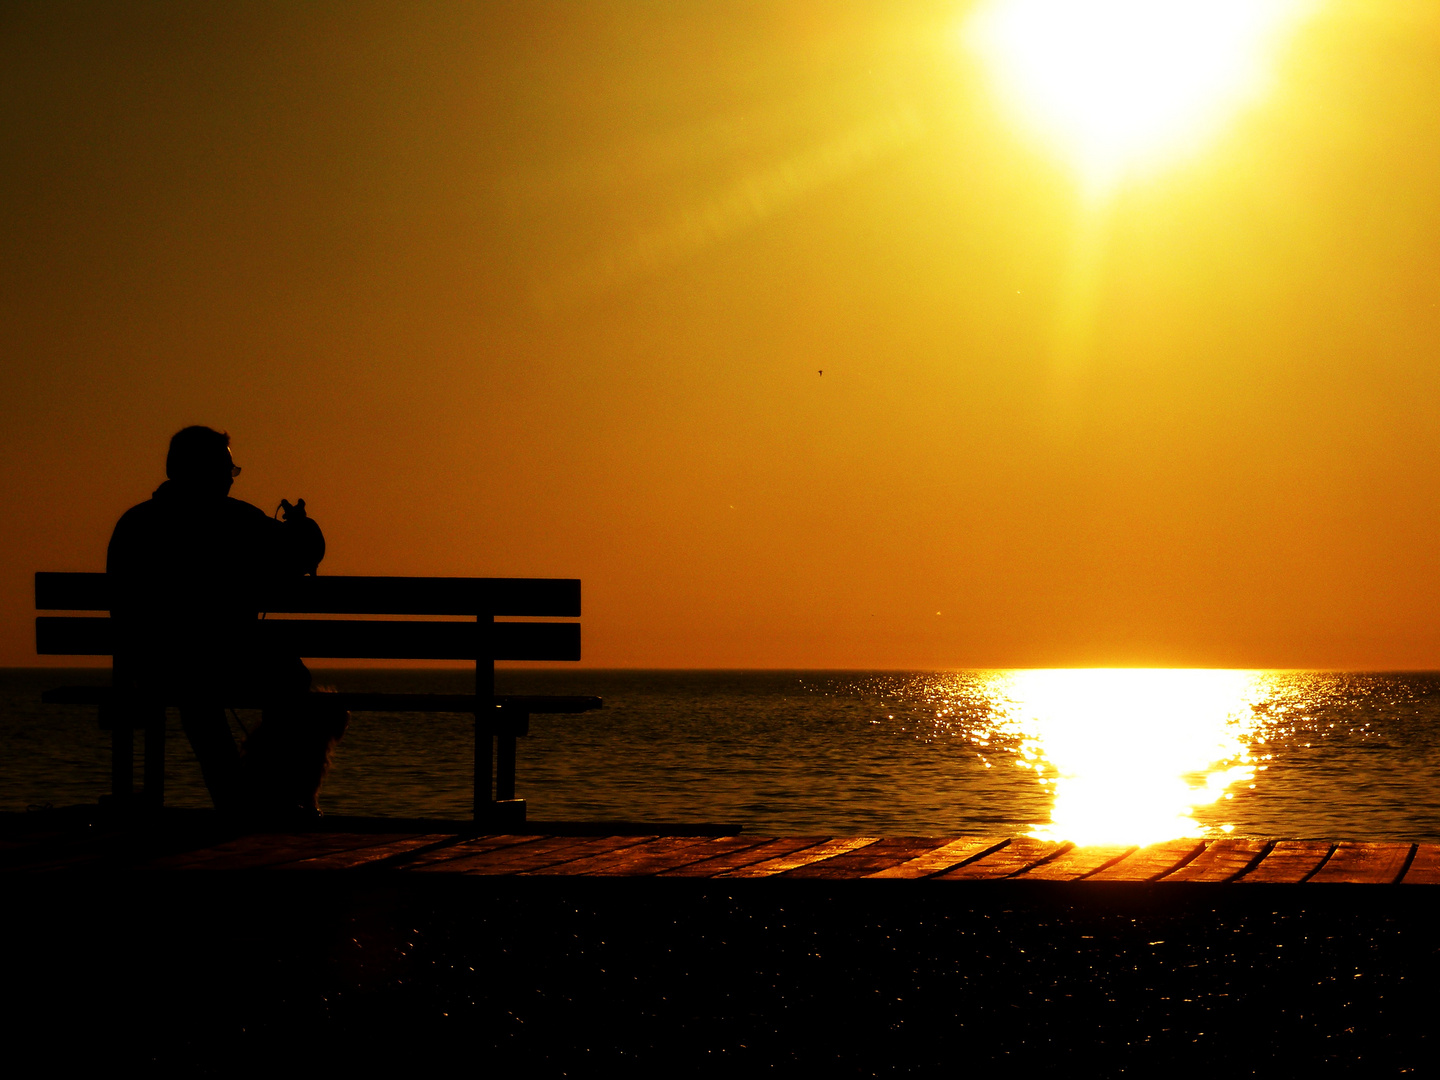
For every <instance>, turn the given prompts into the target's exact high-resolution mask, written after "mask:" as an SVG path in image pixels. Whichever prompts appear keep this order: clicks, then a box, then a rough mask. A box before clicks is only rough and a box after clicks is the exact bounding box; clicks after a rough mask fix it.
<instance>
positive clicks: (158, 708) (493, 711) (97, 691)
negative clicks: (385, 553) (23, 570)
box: [35, 572, 601, 828]
mask: <svg viewBox="0 0 1440 1080" xmlns="http://www.w3.org/2000/svg"><path fill="white" fill-rule="evenodd" d="M263 602H264V604H265V610H266V614H267V617H266V618H265V619H264V620H262V621H261V622H260V624H259V632H260V633H261V634H262V635H263V636H264V637H265V638H266V639H268V642H269V643H270V644H272V645H273V646H274V647H275V648H276V649H277V650H280V651H284V652H287V653H290V654H291V655H298V656H301V657H304V658H306V659H310V658H326V659H330V658H343V659H367V660H382V659H383V660H469V661H472V662H474V664H475V693H473V694H351V693H341V694H326V700H327V701H334V702H336V703H338V704H342V705H343V706H344V707H345V708H347V709H349V710H351V711H352V712H466V713H473V714H474V716H475V823H476V826H477V827H482V828H495V827H503V828H513V827H514V826H516V825H518V824H521V823H523V822H524V820H525V800H523V799H517V798H516V797H515V739H516V737H517V736H520V735H525V734H527V733H528V731H529V724H530V714H531V713H578V712H587V711H589V710H591V709H598V708H600V706H601V701H600V699H599V698H596V697H540V696H504V695H496V693H495V661H497V660H579V659H580V624H579V623H577V622H510V621H505V622H502V621H497V620H500V619H511V618H514V617H517V616H519V617H528V618H566V619H575V618H578V617H579V615H580V582H579V581H578V580H574V579H569V578H404V577H307V578H301V579H299V580H297V581H294V582H289V583H286V584H285V585H284V586H282V587H278V588H276V589H275V590H274V591H273V593H272V594H270V595H267V596H266V597H264V599H263ZM35 606H36V608H38V609H39V610H41V611H67V612H77V611H84V612H108V611H109V609H110V590H109V584H108V581H107V579H106V576H105V575H104V574H62V573H43V572H42V573H37V574H36V575H35ZM276 614H280V615H307V616H310V615H365V616H387V615H388V616H405V618H388V619H376V618H365V619H315V618H304V619H295V618H274V617H273V616H275V615H276ZM414 616H451V617H452V618H450V619H448V620H445V621H416V620H415V619H414V618H413V617H414ZM454 616H465V617H466V621H460V620H458V619H455V618H453V617H454ZM114 634H115V630H114V627H113V626H112V624H111V621H110V618H109V616H108V614H106V615H97V614H90V615H79V616H77V615H40V616H38V617H37V618H36V620H35V649H36V652H38V653H40V654H42V655H46V656H113V655H114V652H115V641H114ZM43 700H45V701H46V702H49V703H51V704H66V705H76V704H83V705H96V706H98V707H99V709H100V719H101V727H102V728H108V729H109V730H110V731H111V798H112V799H113V801H114V802H115V803H116V804H117V805H118V806H119V807H122V808H124V807H146V808H158V807H160V806H161V805H163V803H164V801H165V708H166V707H167V706H173V705H176V704H178V703H177V702H175V701H164V700H157V699H156V698H155V697H154V696H149V697H141V696H138V695H136V694H135V693H133V692H126V691H122V690H117V689H113V688H110V687H95V686H88V687H85V686H72V687H60V688H58V689H55V690H50V691H47V692H46V693H45V695H44V698H43ZM221 704H224V705H226V706H228V707H231V708H258V707H259V706H260V705H261V704H262V703H261V702H259V701H245V700H226V701H223V702H221ZM137 728H143V729H144V732H145V765H144V786H143V788H142V790H141V791H140V792H138V793H137V792H135V791H134V790H133V785H134V761H133V755H134V750H133V739H134V731H135V729H137ZM497 749H498V753H497Z"/></svg>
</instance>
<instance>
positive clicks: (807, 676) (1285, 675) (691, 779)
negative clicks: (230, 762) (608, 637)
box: [0, 670, 1440, 843]
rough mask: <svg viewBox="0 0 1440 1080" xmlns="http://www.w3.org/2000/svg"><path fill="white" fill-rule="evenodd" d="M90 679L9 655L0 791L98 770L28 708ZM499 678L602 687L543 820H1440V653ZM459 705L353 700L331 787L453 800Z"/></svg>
mask: <svg viewBox="0 0 1440 1080" xmlns="http://www.w3.org/2000/svg"><path fill="white" fill-rule="evenodd" d="M99 677H100V678H102V679H103V675H101V676H99ZM323 678H324V680H325V681H328V682H330V683H332V684H334V685H336V686H337V687H339V688H340V689H350V690H397V691H398V690H405V691H412V692H413V691H449V692H461V691H464V690H466V689H468V682H469V677H468V676H467V674H466V673H464V672H434V671H423V672H421V671H409V672H384V671H369V672H366V671H342V672H328V673H325V674H324V675H323ZM96 679H97V673H93V672H90V673H81V672H58V671H3V672H0V809H3V810H11V811H13V810H23V809H25V807H26V806H27V805H31V804H43V803H51V804H54V805H57V806H58V805H66V804H71V803H80V802H92V801H94V800H95V798H96V797H97V796H99V795H100V794H102V793H103V792H104V791H105V790H106V787H107V783H108V738H109V737H108V735H104V734H102V733H101V732H100V731H99V730H98V729H97V727H96V724H95V718H94V713H93V710H91V709H86V708H73V709H72V708H60V707H52V706H42V705H40V703H39V693H40V690H41V689H43V688H44V687H46V686H52V685H62V684H67V683H75V682H81V681H95V680H96ZM499 684H500V690H501V691H502V692H510V693H561V694H565V693H573V694H580V693H584V694H599V695H601V696H603V697H604V698H605V702H606V707H605V709H604V710H603V711H602V712H599V713H589V714H582V715H577V716H537V717H534V718H532V721H531V735H530V736H529V737H528V738H527V739H522V740H521V741H520V751H519V761H518V780H517V789H518V790H517V794H519V795H520V796H522V797H523V798H525V799H527V800H528V803H529V812H530V816H531V817H532V818H537V819H561V820H576V819H590V820H602V819H628V820H655V821H723V822H733V823H738V824H742V825H744V826H745V828H746V830H747V831H749V832H754V833H768V834H796V833H802V834H806V833H808V834H814V833H827V834H834V835H842V834H867V835H875V834H885V835H908V834H919V835H925V834H953V833H992V834H1000V833H1004V834H1021V833H1028V834H1032V835H1036V836H1046V837H1057V838H1065V839H1072V840H1076V841H1078V842H1081V843H1101V842H1129V843H1143V842H1149V841H1154V840H1160V839H1166V838H1169V837H1174V836H1220V835H1227V834H1228V835H1235V836H1261V837H1297V836H1298V837H1304V836H1323V837H1332V838H1367V839H1381V838H1387V837H1394V838H1404V839H1412V840H1440V736H1437V730H1440V727H1437V718H1440V675H1435V674H1358V673H1311V672H1245V671H1198V670H1182V671H1150V670H1125V671H1090V670H1074V671H1048V672H1047V671H1014V672H1003V671H998V672H913V673H899V672H885V673H863V672H772V671H764V672H708V671H707V672H675V671H658V672H656V671H543V672H524V671H505V672H501V673H500V675H499ZM240 719H241V720H242V721H244V722H245V723H246V724H253V723H254V722H255V720H256V719H257V717H256V716H254V715H253V714H247V713H241V715H240ZM469 723H470V721H469V718H468V717H466V716H460V715H457V716H433V715H412V716H389V715H380V714H359V715H357V716H356V717H355V718H354V720H353V721H352V724H351V728H350V731H349V733H348V734H347V736H346V738H345V740H344V742H343V743H342V744H341V746H340V747H339V749H338V751H337V753H336V758H335V768H334V771H333V772H332V774H331V779H330V781H329V783H328V784H327V787H326V789H325V792H324V793H323V795H322V805H323V806H324V808H325V809H326V810H327V811H328V812H331V813H353V814H391V815H397V816H411V815H417V816H418V815H428V816H439V817H454V818H462V817H464V816H466V815H467V814H468V812H469V794H468V793H469V790H470V733H469ZM237 730H238V729H237ZM168 758H169V775H168V778H167V784H168V787H169V801H170V802H171V803H173V804H176V805H189V806H205V805H208V799H207V798H206V796H205V792H204V789H203V788H202V787H201V785H200V781H199V774H198V770H197V769H196V767H195V764H194V761H193V759H192V758H191V757H190V752H189V747H188V745H187V744H186V742H185V739H184V736H183V735H182V734H181V733H180V731H179V724H178V719H177V718H175V717H174V716H173V715H172V719H171V725H170V733H169V754H168Z"/></svg>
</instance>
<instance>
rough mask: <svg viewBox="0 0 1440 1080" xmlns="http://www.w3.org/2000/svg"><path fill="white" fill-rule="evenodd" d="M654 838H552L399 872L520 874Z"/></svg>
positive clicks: (488, 874)
mask: <svg viewBox="0 0 1440 1080" xmlns="http://www.w3.org/2000/svg"><path fill="white" fill-rule="evenodd" d="M654 839H655V837H653V836H584V837H582V836H555V837H547V838H545V839H542V840H537V841H535V842H534V843H530V844H522V845H519V846H516V847H510V848H505V849H503V850H496V851H491V852H486V853H484V854H474V855H465V856H462V857H460V858H454V859H445V860H443V861H441V862H435V863H429V864H426V865H425V866H406V867H403V868H402V870H404V871H406V872H409V871H410V870H418V871H420V872H425V871H431V872H440V873H452V874H475V875H483V876H494V875H508V874H521V873H524V872H525V871H527V870H539V869H541V868H542V867H546V866H558V865H560V864H561V863H567V862H571V861H573V860H575V859H583V858H585V857H586V856H587V855H598V854H599V853H601V852H603V851H615V850H618V849H620V848H626V847H634V846H635V845H636V844H641V843H644V842H645V841H646V840H654Z"/></svg>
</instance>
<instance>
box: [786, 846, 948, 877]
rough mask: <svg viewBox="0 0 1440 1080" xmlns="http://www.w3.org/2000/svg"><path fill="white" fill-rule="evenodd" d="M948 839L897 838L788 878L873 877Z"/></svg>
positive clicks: (796, 871) (801, 869) (788, 873)
mask: <svg viewBox="0 0 1440 1080" xmlns="http://www.w3.org/2000/svg"><path fill="white" fill-rule="evenodd" d="M943 844H944V840H943V839H942V838H939V837H933V836H893V837H886V838H885V839H883V840H877V841H875V843H873V844H867V845H866V846H865V847H863V848H860V849H859V850H858V851H847V852H846V853H845V854H843V855H834V856H831V857H830V858H828V859H825V860H823V861H821V862H818V863H811V864H809V865H808V866H801V867H797V868H796V869H794V870H789V871H786V873H785V876H786V877H787V878H816V879H819V880H822V881H846V880H851V879H854V878H862V877H869V876H870V875H871V874H875V873H878V872H880V871H882V870H889V869H891V868H892V867H895V866H899V865H900V864H901V863H904V862H909V861H910V860H911V859H913V858H915V857H916V856H918V855H923V854H926V853H928V852H931V851H934V850H935V849H936V848H937V847H941V846H943Z"/></svg>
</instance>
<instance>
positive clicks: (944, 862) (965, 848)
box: [868, 836, 1009, 881]
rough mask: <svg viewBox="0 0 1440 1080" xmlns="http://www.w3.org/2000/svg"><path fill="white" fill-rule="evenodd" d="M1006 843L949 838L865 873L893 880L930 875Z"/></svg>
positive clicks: (996, 839) (980, 838)
mask: <svg viewBox="0 0 1440 1080" xmlns="http://www.w3.org/2000/svg"><path fill="white" fill-rule="evenodd" d="M1007 843H1009V841H1008V840H1006V839H1005V838H1004V837H994V836H964V837H961V838H960V839H959V840H951V841H950V842H949V843H948V844H944V845H942V846H941V847H938V848H935V849H934V850H933V851H929V852H926V853H925V854H923V855H917V856H916V857H914V858H913V859H907V860H905V861H904V862H902V863H900V864H898V865H896V866H891V867H889V868H887V869H885V870H877V871H875V872H874V873H873V874H870V875H868V876H869V877H872V878H886V879H890V880H895V881H915V880H918V879H919V878H927V877H932V876H933V875H935V874H939V873H942V872H944V871H946V870H949V869H950V868H951V867H953V866H959V865H960V864H961V863H964V862H970V861H972V860H974V859H978V858H980V856H982V855H986V854H989V853H990V852H991V851H994V850H995V849H997V848H999V847H1000V846H1002V845H1003V844H1007Z"/></svg>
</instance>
